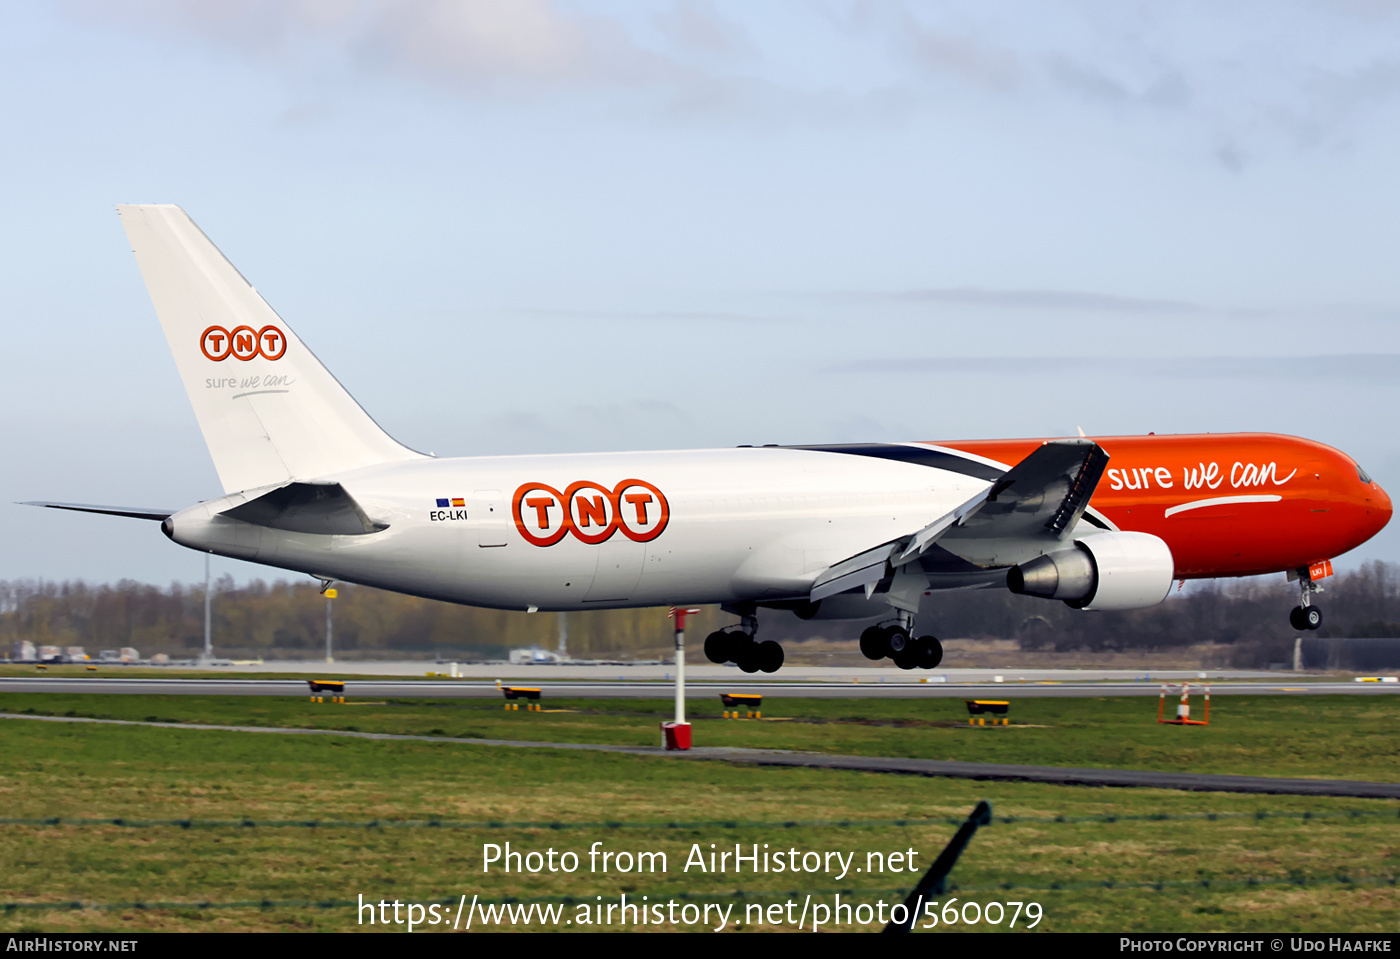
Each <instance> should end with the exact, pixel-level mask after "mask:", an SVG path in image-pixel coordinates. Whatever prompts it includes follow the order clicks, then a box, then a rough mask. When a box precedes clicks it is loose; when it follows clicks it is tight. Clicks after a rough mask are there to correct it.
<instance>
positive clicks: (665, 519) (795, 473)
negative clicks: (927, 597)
mask: <svg viewBox="0 0 1400 959" xmlns="http://www.w3.org/2000/svg"><path fill="white" fill-rule="evenodd" d="M984 462H985V461H984ZM316 482H326V483H332V482H338V483H340V484H341V486H342V487H343V488H344V489H345V490H346V491H347V492H348V493H349V494H350V495H351V496H352V497H353V498H354V500H355V501H356V502H357V503H358V504H359V505H360V507H361V508H362V510H363V511H364V513H365V515H366V516H367V517H368V519H369V520H371V521H373V522H374V523H376V524H380V525H383V526H386V527H387V528H385V529H382V530H380V531H379V532H374V533H366V534H364V535H313V534H307V533H294V532H287V531H284V530H278V529H271V528H266V527H263V526H258V525H254V524H250V523H245V522H241V521H238V520H235V519H231V518H229V517H226V516H220V515H218V514H219V513H220V512H222V511H223V510H226V509H229V508H231V507H235V506H238V505H239V504H241V503H243V502H245V501H247V500H250V499H252V498H254V497H255V496H257V495H258V493H259V492H260V491H258V490H252V491H249V492H247V493H238V494H233V495H231V496H227V497H224V498H222V499H219V500H214V501H211V502H207V503H201V504H200V505H198V506H195V507H191V508H190V509H187V510H184V511H182V512H180V513H178V514H176V515H175V516H174V517H172V520H171V524H170V535H171V538H172V539H174V540H175V541H176V542H178V543H181V544H182V545H185V546H190V547H193V548H197V549H204V550H209V551H211V552H214V553H218V554H221V555H226V556H234V557H238V558H242V559H248V560H253V561H255V562H258V563H264V564H268V565H271V566H279V567H283V568H286V569H293V570H299V571H302V572H306V573H309V574H311V575H314V576H319V577H322V578H325V579H334V580H343V581H346V582H354V583H361V584H364V585H369V586H378V587H382V588H385V589H391V590H396V591H399V592H404V593H410V594H414V595H419V596H427V597H432V598H435V599H444V600H450V601H454V602H460V603H470V604H472V605H478V606H491V607H497V608H503V609H531V608H534V609H540V610H579V609H589V608H600V607H605V606H606V607H616V606H654V605H671V604H677V605H679V604H694V603H735V602H746V601H758V602H763V601H768V600H782V599H798V600H800V599H803V598H805V597H806V595H807V593H808V591H809V589H810V588H811V584H812V581H813V579H814V578H815V577H816V576H817V574H818V573H820V572H821V571H822V570H823V569H825V568H827V567H828V566H830V565H832V564H834V563H837V562H840V561H841V560H843V559H845V558H847V557H849V556H851V555H852V554H854V553H858V552H860V551H861V550H865V549H868V548H870V547H871V546H872V545H873V544H877V543H881V542H885V541H889V540H893V539H896V538H898V537H900V536H903V535H906V534H908V533H909V532H910V531H911V530H917V529H919V528H921V527H923V526H924V525H926V524H928V523H930V522H932V521H933V520H935V519H937V518H938V517H939V516H942V515H944V514H946V513H947V512H948V511H949V510H951V509H953V508H954V507H956V506H957V505H958V504H960V503H963V502H965V501H966V500H967V499H969V498H970V497H971V496H973V495H975V494H976V493H978V492H979V491H981V490H982V489H984V488H986V486H987V485H988V483H987V481H986V480H983V479H978V478H976V477H973V476H967V475H962V474H960V473H957V472H950V471H947V470H943V469H938V468H934V467H930V466H927V465H916V464H911V463H905V462H900V461H897V460H890V459H881V458H877V457H870V456H859V455H843V454H841V453H833V452H827V451H815V450H802V449H784V448H770V447H757V448H745V447H741V448H738V449H719V450H698V451H686V452H650V453H600V454H574V455H558V456H501V457H480V458H467V459H423V460H417V461H412V462H406V463H404V462H400V463H391V464H385V465H381V466H371V467H366V468H363V469H357V470H351V471H347V472H343V473H338V474H334V475H331V476H325V477H318V478H317V480H316ZM444 502H445V503H446V505H441V504H442V503H444ZM566 508H567V509H568V511H569V516H568V518H567V519H566V517H565V510H566ZM619 514H620V515H619ZM565 527H568V528H567V529H566V528H565ZM610 529H611V533H609V530H610ZM598 540H601V541H598ZM541 542H547V543H548V545H537V543H541Z"/></svg>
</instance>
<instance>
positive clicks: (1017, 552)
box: [809, 439, 1108, 602]
mask: <svg viewBox="0 0 1400 959" xmlns="http://www.w3.org/2000/svg"><path fill="white" fill-rule="evenodd" d="M1107 465H1108V454H1107V453H1105V452H1104V451H1103V448H1102V447H1100V446H1099V445H1098V444H1097V443H1095V442H1093V441H1092V440H1087V439H1068V440H1050V441H1048V442H1046V443H1044V444H1042V445H1041V446H1040V447H1039V448H1038V449H1037V450H1036V451H1035V452H1033V453H1031V454H1030V455H1029V456H1027V457H1026V458H1025V459H1023V460H1022V461H1021V462H1019V463H1017V464H1016V465H1015V466H1013V467H1012V468H1011V469H1009V470H1007V471H1006V472H1005V473H1003V474H1002V475H1001V476H1000V477H999V478H998V479H995V480H993V481H992V483H991V485H990V486H988V487H987V488H986V489H985V490H982V491H981V492H980V493H978V494H977V495H976V496H973V497H971V498H970V499H968V500H967V501H966V502H964V503H961V504H959V505H958V506H957V507H956V508H955V509H953V510H951V511H949V512H948V513H947V514H945V515H943V516H940V517H939V518H938V519H936V520H934V521H933V522H932V523H930V524H928V525H927V526H925V527H924V528H923V529H920V530H918V531H916V532H914V533H910V534H908V535H906V536H902V537H899V538H898V539H894V540H890V541H888V542H886V543H882V544H880V545H879V546H876V547H874V548H872V549H868V550H866V551H864V552H862V553H858V554H856V555H855V556H852V557H850V558H849V559H846V560H843V561H842V562H840V563H836V564H835V565H833V566H830V567H828V568H827V569H825V570H823V571H822V573H821V574H820V575H818V576H817V578H816V580H815V581H814V582H813V584H812V590H811V593H810V594H809V599H810V601H811V602H817V601H819V600H822V599H824V598H826V597H827V596H834V595H836V594H837V593H843V592H846V591H847V590H851V589H856V588H860V587H863V588H864V589H865V592H866V595H867V596H869V595H871V594H872V593H873V592H874V591H875V587H876V586H877V585H878V584H879V583H880V582H881V581H882V580H883V579H885V577H887V576H889V575H890V574H891V573H892V572H893V571H894V569H895V568H896V567H900V566H903V565H905V564H907V563H910V562H913V561H914V560H917V559H920V558H922V557H924V556H925V554H927V553H928V552H929V551H930V549H931V548H932V547H933V546H934V545H935V544H938V545H939V546H941V547H942V549H943V550H944V551H946V552H949V553H952V554H954V556H957V557H960V558H961V559H965V560H967V561H968V562H970V563H972V564H973V565H974V566H995V565H1009V563H1011V562H1018V561H1020V559H1021V558H1029V557H1028V556H1022V555H1021V554H1029V555H1038V554H1039V553H1040V552H1044V551H1045V548H1046V547H1047V546H1048V545H1050V544H1053V543H1054V542H1057V541H1059V540H1061V539H1063V538H1064V536H1065V535H1067V534H1068V533H1069V532H1070V531H1072V530H1073V529H1074V526H1075V524H1076V523H1078V522H1079V519H1080V517H1081V516H1083V515H1084V510H1085V508H1086V507H1088V505H1089V498H1090V497H1091V496H1093V495H1094V489H1095V488H1096V487H1097V486H1098V483H1099V479H1100V478H1101V477H1102V476H1103V471H1104V468H1105V467H1106V466H1107ZM1012 557H1015V558H1012ZM998 559H1001V560H1004V562H1001V563H998Z"/></svg>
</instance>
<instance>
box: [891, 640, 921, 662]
mask: <svg viewBox="0 0 1400 959" xmlns="http://www.w3.org/2000/svg"><path fill="white" fill-rule="evenodd" d="M890 658H891V659H893V660H894V664H895V665H896V666H898V667H899V668H900V669H918V668H919V659H920V658H921V657H920V656H919V647H918V646H917V645H915V644H914V643H912V642H911V643H910V644H909V645H908V646H906V647H904V648H903V649H901V650H900V651H899V652H897V653H895V654H894V655H893V656H891V657H890Z"/></svg>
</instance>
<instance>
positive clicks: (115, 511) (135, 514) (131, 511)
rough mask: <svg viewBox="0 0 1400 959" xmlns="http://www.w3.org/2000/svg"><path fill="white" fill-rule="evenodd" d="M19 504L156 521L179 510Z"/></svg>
mask: <svg viewBox="0 0 1400 959" xmlns="http://www.w3.org/2000/svg"><path fill="white" fill-rule="evenodd" d="M19 505H21V506H44V507H47V508H49V509H71V510H75V511H77V512H79V513H106V514H107V515H108V516H130V517H131V518H132V519H153V520H155V521H156V522H160V521H161V520H163V519H166V518H167V517H170V516H173V515H175V514H176V513H177V512H179V510H173V509H143V508H141V507H140V506H91V505H89V504H87V503H48V502H43V501H37V500H36V501H29V502H24V503H20V504H19Z"/></svg>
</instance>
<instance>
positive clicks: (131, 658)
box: [120, 646, 141, 663]
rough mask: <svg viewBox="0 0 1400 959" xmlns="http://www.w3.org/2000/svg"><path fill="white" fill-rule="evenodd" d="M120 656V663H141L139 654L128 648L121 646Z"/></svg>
mask: <svg viewBox="0 0 1400 959" xmlns="http://www.w3.org/2000/svg"><path fill="white" fill-rule="evenodd" d="M120 655H121V661H122V662H124V663H139V662H141V654H140V653H138V652H137V651H136V650H135V649H132V648H131V647H130V646H123V647H122V648H121V654H120Z"/></svg>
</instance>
